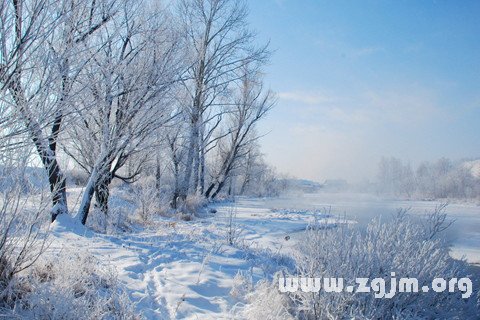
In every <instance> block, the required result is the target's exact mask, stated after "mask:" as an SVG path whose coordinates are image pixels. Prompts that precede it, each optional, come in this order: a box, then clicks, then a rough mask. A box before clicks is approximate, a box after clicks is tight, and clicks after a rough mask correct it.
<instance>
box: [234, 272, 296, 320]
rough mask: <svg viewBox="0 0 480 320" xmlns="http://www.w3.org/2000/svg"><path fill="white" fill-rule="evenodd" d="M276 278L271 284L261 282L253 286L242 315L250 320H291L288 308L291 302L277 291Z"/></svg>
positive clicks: (264, 281)
mask: <svg viewBox="0 0 480 320" xmlns="http://www.w3.org/2000/svg"><path fill="white" fill-rule="evenodd" d="M277 283H278V278H275V279H274V281H273V282H272V283H270V282H268V281H266V280H261V281H260V282H259V283H257V285H256V286H255V291H253V292H252V293H250V294H248V295H247V296H246V299H247V301H248V304H247V305H246V306H245V307H244V309H243V315H244V316H245V317H246V318H247V319H250V320H254V319H262V320H293V319H294V317H293V316H292V315H291V314H290V312H289V308H290V306H291V305H292V303H291V300H290V299H289V298H288V297H287V296H286V295H285V294H281V293H280V292H279V291H278V287H277Z"/></svg>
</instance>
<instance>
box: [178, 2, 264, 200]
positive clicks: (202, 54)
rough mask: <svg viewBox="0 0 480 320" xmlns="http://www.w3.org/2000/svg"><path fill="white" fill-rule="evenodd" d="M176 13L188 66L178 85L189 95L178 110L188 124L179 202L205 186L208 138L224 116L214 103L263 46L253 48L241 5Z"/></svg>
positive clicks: (189, 7) (196, 6) (202, 5)
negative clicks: (181, 112) (180, 110)
mask: <svg viewBox="0 0 480 320" xmlns="http://www.w3.org/2000/svg"><path fill="white" fill-rule="evenodd" d="M178 13H179V20H180V22H181V25H182V33H183V34H184V40H185V46H186V51H187V52H188V55H189V56H188V61H189V65H190V67H189V68H188V70H187V72H186V74H185V77H184V81H183V84H184V90H185V92H186V94H187V96H188V99H187V100H186V101H185V104H184V105H183V110H184V112H185V114H186V115H187V121H188V124H189V129H188V130H189V139H188V148H187V155H186V161H185V168H184V173H183V179H182V180H183V181H182V185H181V188H180V191H181V192H180V198H182V199H185V198H186V196H187V194H188V193H189V191H190V190H191V191H192V192H193V193H196V192H197V189H199V186H203V184H204V183H205V182H204V181H205V180H204V179H205V172H206V170H205V157H206V153H207V152H206V149H207V148H208V147H207V145H209V141H208V137H212V131H213V130H214V129H215V128H216V127H217V126H218V122H217V121H218V119H219V117H221V115H222V114H223V113H224V111H223V108H222V106H221V104H219V100H220V99H221V98H223V97H225V96H226V95H227V94H228V93H229V91H228V89H229V86H230V84H231V83H233V82H234V81H237V80H239V79H240V78H241V77H242V74H241V70H242V69H243V68H244V66H246V65H247V64H254V63H257V62H264V61H265V60H266V58H267V56H268V53H267V50H266V47H260V48H256V47H255V46H254V39H255V34H254V33H253V32H251V31H249V30H248V29H247V27H246V25H247V23H246V18H247V9H246V5H245V2H244V1H233V0H206V1H203V0H182V1H180V4H179V6H178ZM212 123H213V124H212Z"/></svg>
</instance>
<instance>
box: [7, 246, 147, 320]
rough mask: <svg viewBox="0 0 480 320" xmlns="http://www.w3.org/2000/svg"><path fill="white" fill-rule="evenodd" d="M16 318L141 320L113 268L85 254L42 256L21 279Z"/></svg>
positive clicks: (19, 281)
mask: <svg viewBox="0 0 480 320" xmlns="http://www.w3.org/2000/svg"><path fill="white" fill-rule="evenodd" d="M17 286H18V287H19V288H22V290H23V292H22V295H21V298H20V299H18V300H17V301H16V305H15V309H14V310H15V311H14V312H12V315H15V316H18V317H21V318H27V319H138V316H136V315H135V313H134V305H133V303H132V302H131V301H130V300H129V297H128V295H127V294H126V293H125V292H124V291H123V290H122V288H121V287H120V286H119V282H118V279H117V276H116V273H115V269H114V268H113V267H109V266H105V265H104V264H102V263H101V262H100V261H99V260H97V259H96V258H94V257H93V256H91V255H89V254H85V253H73V252H63V251H62V252H59V253H56V254H53V253H50V254H45V255H44V256H42V258H41V261H38V263H37V264H36V266H35V268H33V269H32V271H31V272H30V273H29V274H28V275H25V276H23V277H22V278H21V279H20V280H18V284H17Z"/></svg>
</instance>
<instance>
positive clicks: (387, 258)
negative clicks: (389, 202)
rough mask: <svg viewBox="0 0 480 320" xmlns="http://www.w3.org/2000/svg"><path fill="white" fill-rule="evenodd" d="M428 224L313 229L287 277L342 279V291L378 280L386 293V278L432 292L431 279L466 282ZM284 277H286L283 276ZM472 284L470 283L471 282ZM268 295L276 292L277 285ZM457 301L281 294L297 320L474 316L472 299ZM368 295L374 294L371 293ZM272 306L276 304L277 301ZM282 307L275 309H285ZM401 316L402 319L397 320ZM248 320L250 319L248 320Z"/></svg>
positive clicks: (398, 221)
mask: <svg viewBox="0 0 480 320" xmlns="http://www.w3.org/2000/svg"><path fill="white" fill-rule="evenodd" d="M430 231H431V228H428V226H427V224H422V223H418V221H415V220H414V219H413V218H412V217H410V216H409V215H407V214H406V213H405V211H402V212H399V214H398V215H397V216H396V217H395V218H394V219H393V220H392V221H389V222H382V221H380V220H374V221H372V222H371V223H370V224H369V225H368V227H367V228H366V230H361V229H359V228H353V227H339V228H334V229H326V228H321V226H319V225H314V226H312V227H311V228H309V229H308V230H307V231H306V237H305V239H306V240H305V241H301V242H300V243H299V245H298V248H297V249H298V250H296V257H295V259H296V269H297V270H296V272H294V274H293V275H291V276H292V277H309V278H310V277H311V278H315V277H318V278H330V277H335V278H344V287H346V286H349V285H353V286H355V285H356V283H355V278H369V279H370V280H372V279H374V278H383V279H385V282H386V291H387V292H388V291H390V279H391V277H392V275H391V272H395V278H396V279H399V278H402V277H404V278H408V277H411V278H413V277H414V278H417V279H418V285H419V288H422V286H424V285H428V286H431V283H432V280H433V279H434V278H438V277H441V278H444V279H447V281H448V280H449V279H451V278H461V277H466V276H468V272H467V264H466V263H465V262H463V261H456V260H453V259H452V258H451V257H450V256H449V248H448V247H447V246H446V245H445V242H444V241H442V239H441V237H439V236H438V235H437V236H436V237H432V236H431V232H430ZM287 276H288V275H287ZM472 280H473V278H472ZM272 290H277V291H278V281H277V282H276V283H275V281H274V282H273V288H272ZM475 290H478V289H476V288H475V285H474V293H473V294H472V296H471V297H470V298H469V299H462V297H461V293H460V292H458V291H456V292H453V293H449V292H448V290H447V292H443V293H435V292H433V291H432V290H430V292H428V293H398V292H397V294H396V295H395V296H393V297H392V298H391V299H384V298H382V299H376V298H375V297H374V292H371V293H348V292H339V293H326V292H324V291H323V290H321V291H320V292H318V293H312V292H310V293H304V292H302V291H298V292H296V293H288V294H284V296H285V297H288V298H289V301H290V303H293V305H294V307H293V308H291V309H290V311H291V314H292V315H294V316H296V318H298V319H353V318H355V319H395V318H401V319H405V318H409V317H410V318H416V319H433V318H436V319H464V318H468V317H472V316H473V315H475V314H478V311H479V310H478V309H477V308H478V307H477V306H476V303H477V301H476V299H477V298H476V295H477V292H475ZM372 291H373V290H372ZM277 301H281V300H278V299H277ZM285 306H286V305H285V304H284V303H282V305H279V306H278V308H285ZM399 315H401V317H400V316H399ZM250 319H253V318H250Z"/></svg>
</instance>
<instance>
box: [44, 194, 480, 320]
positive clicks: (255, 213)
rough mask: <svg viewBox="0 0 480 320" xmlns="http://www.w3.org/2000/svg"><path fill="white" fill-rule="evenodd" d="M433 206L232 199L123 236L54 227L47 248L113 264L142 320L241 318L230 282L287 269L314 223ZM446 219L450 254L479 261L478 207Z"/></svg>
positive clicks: (341, 198) (330, 198)
mask: <svg viewBox="0 0 480 320" xmlns="http://www.w3.org/2000/svg"><path fill="white" fill-rule="evenodd" d="M436 204H437V203H435V202H405V201H384V200H379V199H377V198H375V197H372V196H365V195H363V196H362V195H360V196H359V195H340V194H318V195H304V196H295V197H285V198H279V199H249V198H238V199H237V201H236V203H234V204H232V203H224V204H218V205H215V206H210V207H209V210H208V211H207V212H206V213H205V216H204V217H202V218H196V219H194V220H193V221H182V220H175V219H167V218H158V219H157V220H156V221H155V223H153V224H152V225H151V226H150V227H149V228H146V229H141V230H140V231H136V232H133V233H124V234H121V235H102V234H96V233H93V232H86V231H84V230H82V228H72V227H71V226H68V227H66V228H64V227H63V225H64V224H65V223H66V222H63V221H60V222H59V223H57V225H56V226H55V227H54V232H53V233H54V237H53V239H54V240H53V243H52V245H51V246H50V250H51V251H55V250H77V251H82V250H84V251H86V252H88V253H91V254H93V255H95V256H97V257H98V258H99V259H100V260H101V261H103V262H104V263H105V264H110V265H113V266H115V268H116V269H117V271H118V274H119V280H120V281H121V282H122V283H123V284H124V285H125V286H126V287H127V289H128V292H129V294H130V297H131V299H132V301H134V302H135V303H136V304H137V306H136V307H137V310H138V312H139V313H142V314H143V315H144V316H145V317H146V318H147V319H231V318H232V316H234V315H235V318H239V317H238V315H239V313H238V311H240V310H241V309H242V305H243V302H244V300H243V297H242V296H241V294H238V292H235V290H233V291H232V289H233V288H234V287H235V286H236V285H238V284H236V281H238V278H236V276H237V275H238V274H241V275H243V278H247V279H248V278H251V279H252V282H253V283H255V282H256V281H258V280H259V279H261V278H264V277H267V278H268V277H269V276H271V275H272V273H273V272H274V271H275V270H276V268H278V266H283V267H285V268H289V267H291V266H292V263H291V260H290V258H289V253H290V252H291V250H292V246H293V245H294V243H295V242H296V241H299V240H301V239H302V234H303V232H302V230H305V228H306V227H307V226H308V224H309V223H311V222H313V220H314V219H321V220H323V221H324V222H325V223H326V225H334V224H336V223H345V222H351V221H352V220H356V221H357V222H358V225H359V226H362V225H364V224H365V223H366V222H367V221H369V220H370V219H371V218H373V217H376V216H380V215H381V216H384V217H385V219H387V218H388V215H389V214H390V213H393V212H394V211H395V209H396V208H399V207H403V208H411V212H413V213H423V212H425V211H428V210H431V209H433V208H434V207H435V205H436ZM282 208H287V209H282ZM212 209H214V210H212ZM213 211H216V212H215V213H214V212H213ZM321 212H323V213H328V212H330V213H331V214H333V215H335V216H337V217H339V218H335V217H332V216H330V215H328V214H322V213H321ZM448 213H449V214H450V216H451V217H453V218H455V219H456V220H457V221H456V223H455V224H454V226H452V228H451V230H450V231H449V236H450V237H451V239H452V241H453V243H454V251H453V253H452V254H453V255H454V256H461V255H463V254H465V255H466V256H467V258H468V259H469V260H470V261H471V262H479V261H480V259H478V257H479V256H480V255H479V250H480V249H479V248H480V208H479V207H478V206H476V205H466V204H464V205H460V204H457V205H450V206H449V207H448ZM345 218H346V219H345ZM347 219H348V220H347ZM382 219H383V218H382ZM72 230H73V232H72Z"/></svg>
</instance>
